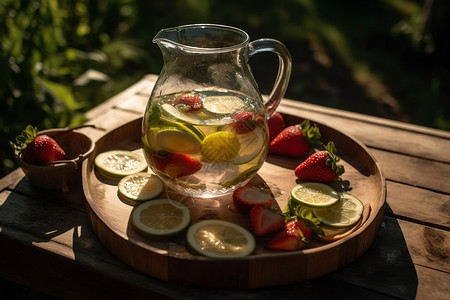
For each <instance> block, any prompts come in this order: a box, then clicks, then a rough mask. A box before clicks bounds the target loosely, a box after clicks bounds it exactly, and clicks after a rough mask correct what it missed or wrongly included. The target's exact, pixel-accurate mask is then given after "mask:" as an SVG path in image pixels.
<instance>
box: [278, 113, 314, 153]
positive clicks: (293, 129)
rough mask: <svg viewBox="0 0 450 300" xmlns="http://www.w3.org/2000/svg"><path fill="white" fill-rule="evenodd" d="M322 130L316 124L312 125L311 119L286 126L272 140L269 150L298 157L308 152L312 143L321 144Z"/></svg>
mask: <svg viewBox="0 0 450 300" xmlns="http://www.w3.org/2000/svg"><path fill="white" fill-rule="evenodd" d="M320 137H321V134H320V131H319V128H318V127H317V125H316V124H314V126H311V125H310V122H309V120H304V121H303V122H302V123H301V124H297V125H292V126H289V127H286V128H285V129H283V131H281V132H280V133H279V134H278V135H277V136H276V137H275V138H274V139H273V140H272V141H271V142H270V147H269V151H270V153H274V154H282V155H287V156H292V157H298V156H302V155H305V154H306V153H308V151H309V149H310V145H311V144H312V145H320V144H321V142H320Z"/></svg>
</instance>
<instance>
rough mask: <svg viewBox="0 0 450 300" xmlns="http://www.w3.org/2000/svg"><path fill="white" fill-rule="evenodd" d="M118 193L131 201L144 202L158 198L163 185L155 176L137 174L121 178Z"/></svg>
mask: <svg viewBox="0 0 450 300" xmlns="http://www.w3.org/2000/svg"><path fill="white" fill-rule="evenodd" d="M118 189H119V193H120V194H121V195H122V196H124V197H125V198H127V199H129V200H133V201H146V200H150V199H153V198H156V197H158V196H159V195H161V193H162V192H163V190H164V184H163V182H162V180H161V179H159V178H158V177H157V176H156V175H154V174H150V173H138V174H133V175H128V176H126V177H124V178H122V179H121V180H120V181H119V184H118Z"/></svg>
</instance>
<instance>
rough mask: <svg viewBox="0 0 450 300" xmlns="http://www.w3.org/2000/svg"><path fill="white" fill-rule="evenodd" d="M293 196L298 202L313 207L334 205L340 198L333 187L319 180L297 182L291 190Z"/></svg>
mask: <svg viewBox="0 0 450 300" xmlns="http://www.w3.org/2000/svg"><path fill="white" fill-rule="evenodd" d="M291 197H292V199H293V200H294V201H296V202H297V203H298V204H300V205H304V206H307V207H313V208H324V207H329V206H333V205H335V204H336V203H337V202H338V201H339V198H340V196H339V194H338V192H336V191H335V190H334V189H333V188H332V187H330V186H329V185H326V184H323V183H318V182H305V183H300V184H297V185H296V186H294V187H293V188H292V190H291Z"/></svg>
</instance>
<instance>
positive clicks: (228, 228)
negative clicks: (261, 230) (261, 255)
mask: <svg viewBox="0 0 450 300" xmlns="http://www.w3.org/2000/svg"><path fill="white" fill-rule="evenodd" d="M186 241H187V245H188V248H189V250H191V251H192V252H194V253H195V254H199V255H204V256H208V257H215V258H230V257H242V256H247V255H250V254H251V253H252V252H253V251H254V250H255V247H256V241H255V238H254V237H253V235H252V234H251V233H250V232H249V231H248V230H246V229H245V228H243V227H241V226H239V225H237V224H235V223H231V222H228V221H223V220H203V221H200V222H197V223H195V224H193V225H191V226H190V227H189V228H188V230H187V232H186Z"/></svg>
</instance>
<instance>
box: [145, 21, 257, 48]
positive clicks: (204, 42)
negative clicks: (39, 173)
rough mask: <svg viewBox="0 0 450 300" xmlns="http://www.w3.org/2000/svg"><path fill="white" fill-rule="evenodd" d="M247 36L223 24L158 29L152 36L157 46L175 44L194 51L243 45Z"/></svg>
mask: <svg viewBox="0 0 450 300" xmlns="http://www.w3.org/2000/svg"><path fill="white" fill-rule="evenodd" d="M249 39H250V38H249V36H248V34H247V33H245V32H244V31H242V30H240V29H238V28H234V27H230V26H224V25H214V24H193V25H183V26H178V27H171V28H166V29H162V30H160V31H159V32H158V33H157V34H156V36H155V37H154V38H153V43H156V44H158V45H159V46H163V47H164V46H169V47H170V45H171V46H175V47H181V48H186V49H190V50H194V51H206V52H208V51H218V50H220V51H229V50H236V49H239V48H242V47H245V46H246V45H247V44H248V42H249Z"/></svg>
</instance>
